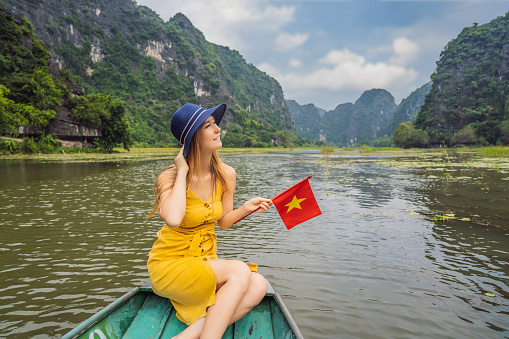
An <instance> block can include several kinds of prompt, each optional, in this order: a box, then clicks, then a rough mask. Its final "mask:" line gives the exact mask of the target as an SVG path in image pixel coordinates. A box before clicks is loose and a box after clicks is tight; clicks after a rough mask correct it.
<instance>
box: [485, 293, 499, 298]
mask: <svg viewBox="0 0 509 339" xmlns="http://www.w3.org/2000/svg"><path fill="white" fill-rule="evenodd" d="M484 294H486V295H487V296H488V297H496V296H497V295H496V294H494V293H489V292H486V293H484Z"/></svg>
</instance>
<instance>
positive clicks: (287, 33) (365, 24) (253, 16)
mask: <svg viewBox="0 0 509 339" xmlns="http://www.w3.org/2000/svg"><path fill="white" fill-rule="evenodd" d="M136 1H137V3H138V4H139V5H144V6H147V7H149V8H151V9H153V10H154V11H155V12H157V13H158V14H159V15H160V16H161V18H162V19H164V20H165V21H167V20H169V19H170V18H171V17H172V16H174V15H175V14H176V13H179V12H180V13H183V14H184V15H186V16H187V17H188V18H189V19H190V20H191V22H192V23H193V25H194V26H195V27H196V28H198V29H199V30H200V31H202V32H203V34H204V35H205V38H206V39H207V40H208V41H210V42H213V43H216V44H219V45H224V46H229V47H230V48H232V49H235V50H237V51H239V52H240V54H241V55H242V56H243V57H244V58H245V59H246V61H247V62H248V63H252V64H253V65H255V66H256V67H258V68H259V69H261V70H262V71H264V72H266V73H267V74H269V75H270V76H272V77H273V78H275V79H276V80H278V81H279V83H280V84H281V86H282V87H283V92H284V95H285V98H286V99H293V100H296V101H297V102H298V103H299V104H301V105H303V104H308V103H314V104H315V105H316V106H318V107H321V108H324V109H326V110H331V109H334V108H335V107H336V106H337V105H339V104H342V103H345V102H355V101H356V100H357V99H358V98H359V97H360V96H361V94H362V93H363V92H364V91H366V90H370V89H373V88H383V89H386V90H388V91H389V92H390V93H391V94H392V95H393V96H394V98H395V100H396V103H399V102H400V101H401V100H402V99H404V98H406V97H407V96H408V95H409V94H410V93H411V92H413V91H414V90H416V89H417V88H419V87H421V86H422V85H424V84H425V83H427V82H428V81H430V76H431V74H432V73H433V72H434V70H435V68H436V62H437V61H438V59H439V57H440V52H441V51H442V50H443V48H444V47H445V45H446V44H447V43H448V42H449V41H451V40H452V39H454V38H455V37H456V36H458V34H459V33H460V32H461V30H462V29H463V28H464V27H468V26H472V25H473V23H475V22H476V23H479V24H480V25H482V24H485V23H488V22H490V21H491V20H493V19H495V18H497V17H498V16H503V15H505V14H506V13H507V12H509V1H507V0H499V1H492V0H454V1H453V0H442V1H440V0H438V1H437V0H434V1H430V0H421V1H414V0H399V1H381V0H328V1H327V0H321V1H312V0H307V1H305V0H293V1H290V0H278V1H274V0H170V1H167V0H136Z"/></svg>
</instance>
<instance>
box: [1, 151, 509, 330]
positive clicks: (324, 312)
mask: <svg viewBox="0 0 509 339" xmlns="http://www.w3.org/2000/svg"><path fill="white" fill-rule="evenodd" d="M223 158H224V160H225V162H227V163H228V164H229V165H231V166H233V167H234V168H235V169H236V172H237V176H238V178H237V190H236V196H235V202H234V203H235V206H239V205H240V204H241V203H242V202H243V201H244V200H246V199H249V198H251V197H253V196H264V197H273V196H275V195H276V194H278V193H279V192H281V191H282V190H284V189H285V188H287V187H289V186H291V185H292V184H294V183H296V182H298V181H300V180H302V179H303V178H305V177H306V176H307V175H313V176H314V178H313V179H311V186H312V188H313V190H314V193H315V195H316V197H317V199H318V203H319V205H320V208H321V210H322V212H323V214H322V215H321V216H319V217H317V218H314V219H312V220H310V221H308V222H306V223H304V224H302V225H299V226H297V227H295V228H294V229H292V230H291V231H287V230H286V229H285V228H284V225H283V223H282V221H281V219H280V218H279V216H278V214H277V211H276V210H275V209H272V210H271V211H269V212H266V213H262V214H253V215H251V216H249V217H248V218H246V219H244V220H243V221H242V222H240V223H239V224H237V225H236V226H235V227H232V228H230V229H228V230H226V231H221V230H218V232H217V233H218V242H219V254H220V256H222V257H223V258H235V259H241V260H245V261H250V262H255V263H258V264H259V266H260V272H261V273H262V274H264V275H265V276H266V277H267V278H268V279H269V281H270V282H271V284H272V285H273V287H274V288H275V289H276V290H277V291H278V292H280V293H281V294H282V295H283V298H284V300H285V303H286V304H287V306H288V307H289V308H290V311H291V313H292V315H293V316H294V318H295V320H296V321H297V323H298V324H299V327H300V328H301V330H302V332H303V334H304V336H305V337H306V338H337V337H338V334H341V337H352V338H377V337H380V338H382V337H384V338H385V337H391V338H408V337H440V338H457V337H504V336H507V335H508V334H509V320H508V319H509V317H507V315H508V314H509V295H508V293H509V286H508V283H509V282H508V276H509V274H508V273H509V272H508V270H509V268H508V264H509V260H508V257H509V256H508V248H509V246H508V244H509V241H508V235H507V234H506V232H504V231H501V229H502V228H501V227H499V228H497V227H486V226H485V225H483V223H490V224H494V225H495V226H499V225H503V224H504V222H507V219H506V218H507V216H506V215H507V214H504V213H503V211H504V208H505V207H501V206H496V205H499V204H500V202H506V200H504V199H507V198H506V195H504V192H506V191H505V190H506V189H507V187H508V185H507V184H509V182H508V181H505V182H503V183H507V184H506V185H505V186H503V185H501V182H499V181H498V179H497V176H496V175H492V173H489V174H488V173H478V172H475V171H474V172H471V173H470V172H469V173H463V174H462V175H463V176H465V177H472V178H474V177H476V178H477V177H480V179H475V181H473V179H472V180H470V179H463V181H462V180H459V181H456V182H444V181H443V180H440V181H439V180H434V179H429V178H428V176H429V175H430V173H427V172H426V170H416V169H405V168H398V167H396V168H393V167H387V166H381V165H377V164H376V163H375V162H374V161H373V159H369V158H362V157H356V158H354V157H350V158H339V157H335V158H334V157H328V158H324V157H323V156H321V155H319V154H317V153H298V152H288V153H277V154H263V155H225V156H224V157H223ZM167 163H168V162H167V161H152V162H141V163H130V164H120V165H117V164H35V163H23V162H20V163H2V162H0V193H1V194H0V216H1V217H0V227H1V230H2V236H1V237H0V251H2V256H1V257H0V272H1V274H2V278H3V279H2V281H1V282H0V314H1V315H2V316H1V317H0V337H2V336H7V337H9V338H11V337H13V338H17V337H19V338H26V337H41V338H42V337H49V336H54V335H57V334H63V333H65V332H67V331H68V330H69V329H71V328H73V327H74V326H76V324H78V323H79V322H81V321H82V320H84V319H85V318H87V317H88V316H90V315H92V314H94V313H95V312H97V311H98V310H99V309H101V308H102V307H104V306H105V305H106V304H107V303H109V302H111V301H113V300H115V299H116V298H118V297H119V296H121V295H122V294H123V293H125V292H126V291H128V290H129V289H131V288H132V287H133V286H135V285H140V284H142V283H144V282H145V281H146V279H147V273H146V267H145V262H146V259H147V254H148V251H149V249H150V247H151V245H152V243H153V241H154V240H155V236H156V232H157V230H158V229H159V228H160V227H161V222H160V221H159V220H158V219H157V218H152V219H149V220H146V219H145V215H146V214H147V213H148V211H149V210H150V209H151V201H152V185H153V181H154V179H155V177H156V175H157V174H158V173H159V171H161V170H162V169H163V168H164V167H165V166H166V165H167ZM482 187H489V189H490V190H489V191H488V193H486V192H485V191H484V190H481V189H480V188H482ZM473 193H477V194H473ZM483 206H484V207H486V208H488V209H487V211H488V213H490V214H493V215H495V216H496V217H495V218H493V217H491V216H490V217H488V216H487V215H486V213H484V211H485V210H486V209H485V208H484V207H483ZM504 206H506V205H504ZM445 211H453V212H454V213H456V214H457V215H461V216H463V215H464V216H468V217H470V218H471V221H470V222H468V221H459V220H449V221H447V222H444V223H438V224H436V223H433V222H432V221H431V218H432V216H433V215H435V214H438V213H444V212H445ZM414 212H415V213H414ZM417 212H418V213H417ZM475 216H477V217H475ZM486 220H487V222H486ZM486 293H492V294H493V295H494V296H488V295H486Z"/></svg>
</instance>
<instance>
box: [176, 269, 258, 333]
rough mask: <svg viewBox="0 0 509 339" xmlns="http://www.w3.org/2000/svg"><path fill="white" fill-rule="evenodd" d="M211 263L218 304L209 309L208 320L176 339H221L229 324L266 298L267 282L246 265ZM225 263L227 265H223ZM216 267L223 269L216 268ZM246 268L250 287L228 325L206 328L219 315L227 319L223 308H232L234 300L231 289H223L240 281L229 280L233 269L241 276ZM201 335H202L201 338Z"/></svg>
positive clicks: (197, 323)
mask: <svg viewBox="0 0 509 339" xmlns="http://www.w3.org/2000/svg"><path fill="white" fill-rule="evenodd" d="M217 262H221V264H219V265H215V263H217ZM210 263H211V265H212V268H213V269H214V272H215V274H216V281H217V286H216V287H217V293H216V304H215V305H213V306H210V307H209V308H208V310H207V316H206V318H200V319H198V320H197V321H195V322H194V323H192V324H191V325H190V326H189V327H188V328H187V329H186V330H184V331H183V332H181V333H180V334H179V335H178V336H176V337H175V338H179V339H180V338H186V339H187V338H209V337H211V338H221V337H222V335H223V333H224V330H225V329H226V327H228V325H229V324H232V323H234V322H235V321H237V320H239V319H240V318H242V317H243V316H244V315H246V314H247V313H248V312H249V311H250V310H251V309H252V308H253V307H254V306H256V305H258V304H259V303H260V301H261V300H262V299H263V297H264V296H265V293H266V291H267V281H266V280H265V278H264V277H263V276H262V275H261V274H259V273H253V272H251V271H250V270H249V268H248V267H247V265H246V264H245V263H242V262H239V261H233V260H214V261H210ZM224 263H226V265H223V264H224ZM214 266H221V267H216V268H214ZM223 266H224V267H223ZM244 266H245V267H246V268H248V272H247V273H249V274H248V277H249V282H248V287H247V291H245V292H244V294H243V295H242V297H241V300H240V302H239V303H238V304H237V307H236V308H235V310H234V312H233V315H232V316H231V318H230V319H229V320H228V321H227V323H226V325H224V322H222V324H221V327H220V326H219V325H218V324H217V323H212V326H209V327H208V328H205V323H206V322H214V321H216V320H214V319H216V318H217V316H218V315H219V316H222V317H223V318H226V315H225V314H224V313H223V308H221V307H222V306H226V307H228V306H231V304H232V300H231V299H230V297H229V294H228V293H230V292H231V289H223V287H226V286H225V285H226V284H227V283H228V281H229V282H230V284H234V282H237V283H238V282H239V281H238V280H236V279H237V278H235V277H230V278H231V279H227V276H228V275H229V274H228V272H229V271H231V270H232V269H233V270H236V271H237V272H236V273H239V272H240V274H244V273H246V272H242V271H243V269H244ZM236 273H234V274H233V275H236ZM224 292H226V293H224ZM218 305H219V306H220V307H219V308H218V307H217V306H218ZM214 309H216V311H217V312H216V313H218V314H217V315H216V314H214V312H213V310H214ZM211 311H212V317H211ZM211 319H212V320H211ZM214 325H215V326H214ZM223 327H224V328H223ZM200 334H202V336H201V337H200Z"/></svg>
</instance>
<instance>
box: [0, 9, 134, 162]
mask: <svg viewBox="0 0 509 339" xmlns="http://www.w3.org/2000/svg"><path fill="white" fill-rule="evenodd" d="M0 41H2V43H1V44H0V133H1V134H6V135H10V136H16V135H17V134H18V131H19V128H20V126H24V127H26V126H29V125H33V126H35V127H37V128H39V130H40V131H44V128H45V127H46V126H47V125H48V124H49V123H50V120H51V119H52V118H54V117H55V115H56V112H55V110H56V109H57V108H58V107H62V106H65V107H66V108H67V109H70V110H71V111H72V113H73V115H74V116H75V117H76V118H78V120H80V121H81V122H82V123H83V124H85V125H89V126H94V127H96V128H98V129H99V130H100V131H101V132H102V137H101V138H99V139H98V140H97V145H98V146H99V147H100V148H101V149H103V150H106V151H111V150H112V149H113V147H116V146H117V145H118V144H122V145H123V146H124V148H126V149H128V148H129V146H130V145H131V144H132V141H131V137H130V133H129V123H128V121H127V118H126V116H125V111H126V109H125V105H124V104H123V103H122V102H120V101H119V100H118V99H114V98H113V97H111V96H109V95H104V94H92V95H88V96H78V97H75V96H73V95H70V93H69V90H68V88H67V84H72V85H76V84H75V83H73V81H74V80H71V78H72V76H70V75H69V74H68V73H67V72H65V71H63V72H60V73H59V74H57V75H51V74H50V73H49V69H48V64H49V57H50V54H49V52H48V51H47V49H46V48H44V47H43V46H42V44H41V43H40V41H39V40H38V39H37V37H36V36H35V34H34V33H33V27H32V24H31V23H30V22H28V21H27V20H26V19H25V18H23V19H22V20H21V21H20V20H19V19H17V18H16V17H15V16H11V15H8V14H7V13H6V12H4V11H0ZM78 86H79V84H78ZM40 134H41V135H40V136H39V137H37V142H35V141H34V140H33V139H32V138H24V140H23V143H22V144H19V145H18V144H16V142H15V141H13V140H9V141H3V142H2V145H1V151H2V152H3V153H6V152H7V153H16V152H21V153H25V154H30V153H39V152H42V153H50V152H54V151H56V150H57V149H58V148H59V146H58V145H57V143H56V141H55V140H54V139H53V137H52V136H50V135H47V136H46V135H44V133H43V132H42V133H40Z"/></svg>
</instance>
